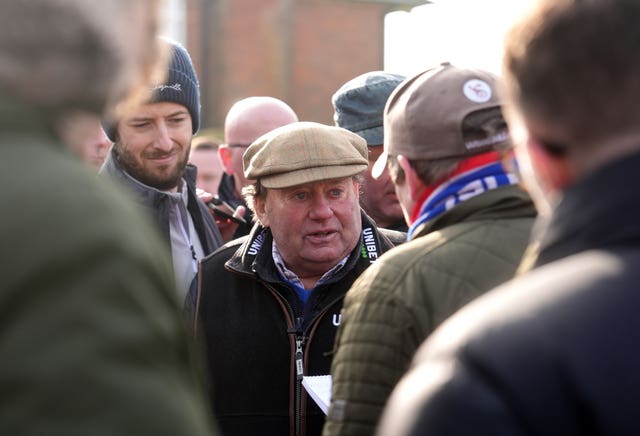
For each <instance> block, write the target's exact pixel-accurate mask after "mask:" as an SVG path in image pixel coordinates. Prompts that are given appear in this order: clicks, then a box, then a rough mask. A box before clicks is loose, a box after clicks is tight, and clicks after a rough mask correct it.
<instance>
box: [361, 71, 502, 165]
mask: <svg viewBox="0 0 640 436" xmlns="http://www.w3.org/2000/svg"><path fill="white" fill-rule="evenodd" d="M496 82H497V76H495V75H494V74H492V73H490V72H488V71H483V70H476V69H463V68H458V67H455V66H453V65H451V64H450V63H448V62H446V63H443V64H441V65H439V66H438V67H436V68H432V69H429V70H426V71H423V72H421V73H419V74H417V75H415V76H413V77H411V78H409V79H407V80H406V81H404V82H403V83H402V84H401V85H400V86H398V88H396V89H395V90H394V92H393V93H392V94H391V96H389V100H388V101H387V105H386V106H385V110H384V129H385V132H384V152H383V153H382V154H381V155H380V158H379V159H378V160H377V161H376V163H375V164H374V166H373V169H372V171H371V174H372V176H373V177H374V178H377V177H379V176H380V175H381V174H382V172H383V170H384V168H385V166H386V164H387V156H388V155H389V154H391V155H394V156H396V155H399V154H402V155H404V156H406V157H407V158H409V159H411V160H413V159H416V160H418V159H421V160H438V159H446V158H455V157H461V158H464V157H467V156H473V155H476V154H480V153H484V152H486V151H490V150H493V149H495V148H497V147H498V146H502V145H504V144H505V143H507V142H508V141H509V133H508V130H507V128H506V124H505V123H504V121H503V119H502V113H501V112H500V110H499V109H500V106H501V102H500V99H499V97H498V95H497V83H496ZM488 109H497V110H498V111H497V112H498V114H499V115H498V117H499V121H500V122H499V123H496V122H495V120H493V121H492V122H488V123H486V125H480V126H475V130H476V132H475V134H474V135H473V137H472V138H471V139H470V138H465V131H464V130H465V129H464V128H463V124H464V122H465V119H466V118H467V117H468V116H470V115H472V114H475V113H478V112H479V111H485V110H488ZM478 130H479V132H480V133H479V134H478V132H477V131H478Z"/></svg>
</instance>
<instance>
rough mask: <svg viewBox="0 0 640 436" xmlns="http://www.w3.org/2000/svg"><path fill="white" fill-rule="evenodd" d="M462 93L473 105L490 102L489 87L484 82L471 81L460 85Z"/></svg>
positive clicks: (490, 93) (490, 92)
mask: <svg viewBox="0 0 640 436" xmlns="http://www.w3.org/2000/svg"><path fill="white" fill-rule="evenodd" d="M462 92H464V95H465V96H466V97H467V98H468V99H469V100H471V101H473V102H475V103H486V102H487V101H489V100H491V95H492V91H491V86H489V84H488V83H487V82H485V81H484V80H478V79H471V80H467V81H466V82H465V83H464V85H462Z"/></svg>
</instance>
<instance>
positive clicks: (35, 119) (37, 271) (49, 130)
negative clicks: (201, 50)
mask: <svg viewBox="0 0 640 436" xmlns="http://www.w3.org/2000/svg"><path fill="white" fill-rule="evenodd" d="M157 8H158V6H157V2H155V1H152V0H148V1H145V0H140V1H135V2H131V1H128V0H104V1H101V2H100V3H96V2H94V1H89V0H64V1H63V0H29V1H6V2H2V3H1V4H0V59H2V61H1V62H0V64H1V65H2V68H0V147H1V148H2V153H3V154H2V159H0V178H1V179H2V182H3V186H4V188H3V189H2V191H1V193H0V201H1V202H2V204H3V217H2V226H1V227H0V239H1V240H2V244H1V245H0V257H1V258H2V259H3V260H4V262H3V268H2V278H3V282H2V286H1V287H0V288H1V291H0V308H1V309H2V312H3V316H2V321H1V324H2V340H0V355H1V356H2V360H1V363H0V367H1V370H0V374H2V379H1V380H0V386H1V389H2V398H3V402H2V406H0V434H3V435H42V434H60V435H96V436H98V435H132V436H133V435H135V436H140V435H154V436H157V435H167V436H168V435H178V434H179V435H194V436H195V435H207V434H211V432H212V430H211V423H210V417H209V415H208V413H207V403H206V399H205V396H204V392H203V391H202V388H201V386H200V383H201V382H200V380H199V378H198V377H197V376H196V372H195V371H194V369H193V366H192V360H193V357H192V355H191V352H190V350H189V346H188V340H187V339H186V329H185V325H184V322H183V318H182V314H181V312H180V309H179V304H178V301H177V298H176V295H175V287H174V286H173V281H172V279H171V275H170V274H169V273H168V271H169V270H170V268H171V264H170V261H169V259H168V257H167V256H165V255H164V254H163V253H164V250H163V246H162V245H161V242H160V239H159V236H158V234H157V233H156V232H154V231H153V227H151V226H149V225H148V224H147V221H146V220H145V219H144V217H143V216H141V215H140V214H139V212H138V211H137V209H136V208H135V206H134V205H132V204H131V203H130V202H129V201H128V200H127V199H126V198H125V197H124V196H123V195H122V194H121V193H120V191H119V190H118V189H117V188H116V187H115V186H112V184H110V183H108V182H105V181H104V180H97V179H96V177H95V176H94V174H93V172H92V171H91V170H89V169H88V168H87V167H86V166H85V165H84V164H83V163H82V162H80V161H79V159H77V157H76V156H74V155H73V154H72V152H71V151H70V150H69V149H68V148H65V146H63V145H62V144H63V142H62V141H61V137H62V136H63V134H62V130H64V129H65V128H66V126H68V119H69V118H75V117H77V116H79V114H84V113H88V114H93V115H95V116H100V115H101V114H102V111H103V110H104V109H105V105H107V104H108V103H109V102H114V101H117V100H120V99H121V98H123V97H124V95H125V94H126V93H127V92H128V90H130V89H131V87H132V86H134V85H140V84H143V83H146V82H147V81H148V80H149V79H150V77H151V73H152V72H153V71H154V70H156V68H154V64H155V63H156V62H157V61H156V59H157V58H158V55H159V51H158V48H157V46H156V36H155V32H156V28H157V23H158V19H157V13H158V10H157ZM105 16H108V17H110V19H111V20H112V21H110V22H109V23H108V25H105V21H104V17H105ZM25 162H28V163H29V169H30V173H29V177H25V172H24V168H25V166H24V163H25Z"/></svg>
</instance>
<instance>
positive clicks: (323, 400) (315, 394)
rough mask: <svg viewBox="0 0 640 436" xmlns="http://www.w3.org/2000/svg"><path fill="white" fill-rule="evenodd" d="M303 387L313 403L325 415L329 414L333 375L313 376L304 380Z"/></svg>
mask: <svg viewBox="0 0 640 436" xmlns="http://www.w3.org/2000/svg"><path fill="white" fill-rule="evenodd" d="M302 386H304V388H305V389H306V390H307V393H308V394H309V396H310V397H311V398H313V401H315V402H316V404H317V405H318V406H319V407H320V409H322V411H323V412H324V414H325V415H326V414H327V413H329V404H330V403H331V375H312V376H305V377H304V378H303V379H302Z"/></svg>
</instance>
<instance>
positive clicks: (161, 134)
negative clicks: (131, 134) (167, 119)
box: [154, 122, 173, 152]
mask: <svg viewBox="0 0 640 436" xmlns="http://www.w3.org/2000/svg"><path fill="white" fill-rule="evenodd" d="M172 146H173V141H172V140H171V136H170V135H169V129H168V128H167V125H166V123H164V122H160V123H158V128H157V130H156V140H155V141H154V147H155V148H158V149H161V150H164V151H166V152H168V151H170V150H171V148H172Z"/></svg>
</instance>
